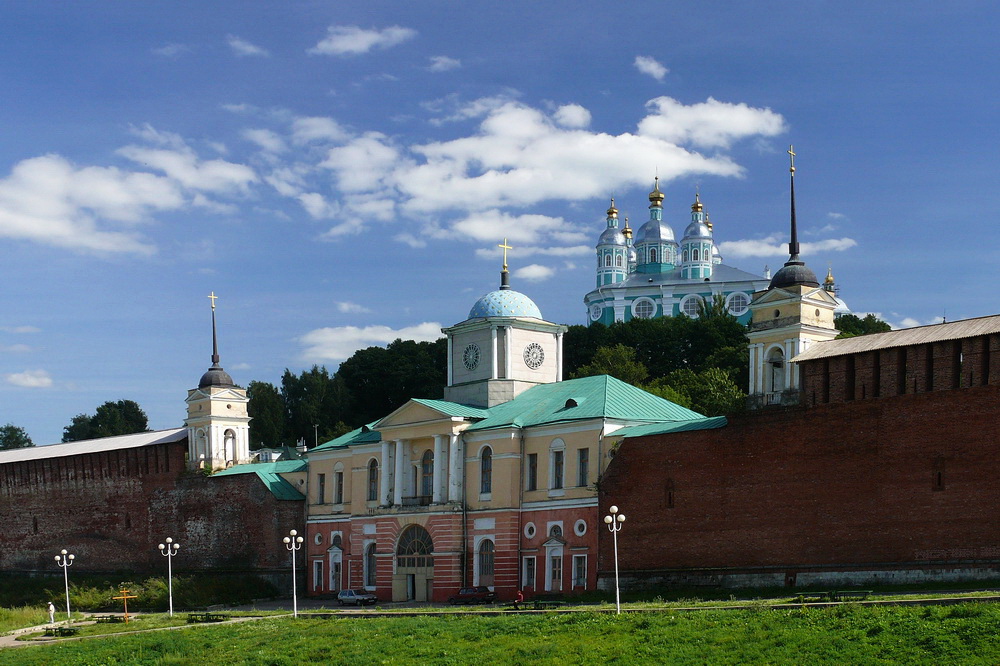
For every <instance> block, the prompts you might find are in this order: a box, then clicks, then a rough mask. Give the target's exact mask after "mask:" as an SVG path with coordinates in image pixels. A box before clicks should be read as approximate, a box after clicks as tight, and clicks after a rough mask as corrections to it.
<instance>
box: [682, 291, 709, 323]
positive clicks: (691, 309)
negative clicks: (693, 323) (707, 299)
mask: <svg viewBox="0 0 1000 666" xmlns="http://www.w3.org/2000/svg"><path fill="white" fill-rule="evenodd" d="M703 302H704V301H702V300H701V296H697V295H695V294H691V295H689V296H685V297H684V299H683V300H682V301H681V312H683V313H684V314H686V315H687V316H688V317H691V318H692V319H697V318H698V315H700V314H701V308H702V303H703Z"/></svg>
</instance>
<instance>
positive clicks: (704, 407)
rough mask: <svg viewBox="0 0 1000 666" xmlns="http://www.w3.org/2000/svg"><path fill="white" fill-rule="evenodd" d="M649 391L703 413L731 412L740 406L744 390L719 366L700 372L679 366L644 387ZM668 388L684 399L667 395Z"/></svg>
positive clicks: (741, 405)
mask: <svg viewBox="0 0 1000 666" xmlns="http://www.w3.org/2000/svg"><path fill="white" fill-rule="evenodd" d="M644 388H645V389H646V390H647V391H650V393H655V394H656V395H659V396H660V397H663V398H667V400H672V401H673V402H676V403H677V404H679V405H681V406H683V407H687V408H689V409H693V410H694V411H696V412H698V413H700V414H704V415H705V416H722V415H725V414H733V413H735V412H739V411H741V410H742V409H743V405H744V400H745V399H746V394H745V393H743V391H742V390H740V387H739V386H737V385H736V383H735V382H734V381H733V379H732V377H730V376H729V374H728V373H726V372H725V371H724V370H721V369H719V368H707V369H705V370H703V371H702V372H693V371H692V370H688V369H682V370H674V371H673V372H671V373H670V374H669V375H667V376H666V377H663V378H660V379H658V380H656V381H654V382H653V383H652V384H650V385H649V386H646V387H644ZM668 392H669V393H670V394H673V395H677V396H679V397H681V398H683V399H681V400H674V399H673V398H670V397H667V395H668Z"/></svg>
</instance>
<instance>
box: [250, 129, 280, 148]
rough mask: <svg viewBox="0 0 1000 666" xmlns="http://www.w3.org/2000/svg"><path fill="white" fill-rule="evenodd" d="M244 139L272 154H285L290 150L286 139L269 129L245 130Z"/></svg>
mask: <svg viewBox="0 0 1000 666" xmlns="http://www.w3.org/2000/svg"><path fill="white" fill-rule="evenodd" d="M243 138H244V139H246V140H247V141H250V142H252V143H255V144H257V145H258V146H260V147H261V148H263V149H264V150H266V151H268V152H270V153H283V152H285V151H286V150H288V146H286V145H285V141H284V139H282V138H281V137H280V136H278V135H277V134H276V133H275V132H272V131H271V130H268V129H246V130H243Z"/></svg>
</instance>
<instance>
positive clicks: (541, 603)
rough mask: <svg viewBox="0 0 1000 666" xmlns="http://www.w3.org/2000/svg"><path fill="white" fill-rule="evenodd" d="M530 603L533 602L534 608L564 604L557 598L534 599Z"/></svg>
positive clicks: (564, 603) (546, 607) (543, 608)
mask: <svg viewBox="0 0 1000 666" xmlns="http://www.w3.org/2000/svg"><path fill="white" fill-rule="evenodd" d="M531 603H532V604H534V606H535V610H551V609H553V608H558V607H559V606H565V605H566V602H565V601H559V600H558V599H535V600H534V601H532V602H531Z"/></svg>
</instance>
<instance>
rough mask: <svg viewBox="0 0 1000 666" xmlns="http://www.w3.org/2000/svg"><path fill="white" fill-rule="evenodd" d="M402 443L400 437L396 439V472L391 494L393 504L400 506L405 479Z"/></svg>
mask: <svg viewBox="0 0 1000 666" xmlns="http://www.w3.org/2000/svg"><path fill="white" fill-rule="evenodd" d="M403 444H404V441H403V440H402V439H397V440H396V472H395V474H394V475H393V481H394V482H395V483H394V486H395V488H394V490H393V495H392V503H393V506H402V504H403V482H404V481H405V480H406V467H404V464H405V461H404V460H403V458H404V456H403Z"/></svg>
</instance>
